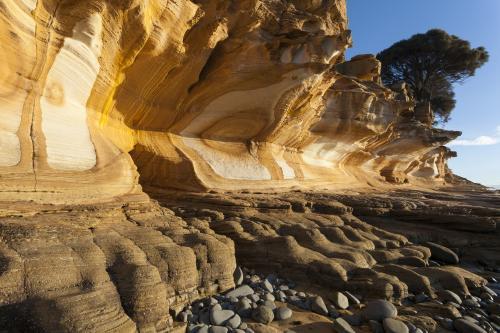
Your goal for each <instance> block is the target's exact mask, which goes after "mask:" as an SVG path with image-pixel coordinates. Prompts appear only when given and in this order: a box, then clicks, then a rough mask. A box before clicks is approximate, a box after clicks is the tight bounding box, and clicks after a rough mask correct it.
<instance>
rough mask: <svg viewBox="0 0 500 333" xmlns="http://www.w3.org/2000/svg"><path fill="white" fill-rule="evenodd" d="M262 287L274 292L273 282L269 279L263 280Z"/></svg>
mask: <svg viewBox="0 0 500 333" xmlns="http://www.w3.org/2000/svg"><path fill="white" fill-rule="evenodd" d="M261 287H262V289H264V290H265V291H267V292H270V293H272V292H273V291H274V288H273V285H272V284H271V282H269V280H268V279H265V280H264V281H263V282H262V285H261Z"/></svg>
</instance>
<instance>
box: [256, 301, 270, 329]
mask: <svg viewBox="0 0 500 333" xmlns="http://www.w3.org/2000/svg"><path fill="white" fill-rule="evenodd" d="M252 318H253V319H254V320H255V321H256V322H259V323H262V324H265V325H267V324H269V323H271V322H272V321H273V320H274V313H273V310H271V309H270V308H268V307H267V306H263V305H261V306H258V307H257V308H256V309H254V310H253V312H252Z"/></svg>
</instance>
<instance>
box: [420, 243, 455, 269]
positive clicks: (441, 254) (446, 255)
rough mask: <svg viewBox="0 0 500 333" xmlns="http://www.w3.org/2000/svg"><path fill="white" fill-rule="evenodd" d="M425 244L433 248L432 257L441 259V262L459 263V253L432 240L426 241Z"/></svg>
mask: <svg viewBox="0 0 500 333" xmlns="http://www.w3.org/2000/svg"><path fill="white" fill-rule="evenodd" d="M425 246H427V247H428V248H429V249H430V250H431V258H432V259H434V260H439V261H441V262H444V263H445V264H451V265H456V264H458V263H459V259H458V256H457V254H456V253H455V252H453V251H452V250H450V249H449V248H447V247H446V246H443V245H440V244H436V243H432V242H427V243H425Z"/></svg>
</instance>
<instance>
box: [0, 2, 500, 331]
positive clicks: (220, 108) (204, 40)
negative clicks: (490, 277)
mask: <svg viewBox="0 0 500 333" xmlns="http://www.w3.org/2000/svg"><path fill="white" fill-rule="evenodd" d="M0 8H1V11H0V40H1V41H2V43H1V44H0V56H1V57H0V58H1V59H3V60H2V62H0V111H1V114H2V117H1V118H0V327H1V328H2V329H3V328H6V329H8V330H12V331H15V330H20V331H22V330H34V331H47V332H58V331H68V332H87V331H98V332H101V331H116V332H134V331H136V330H141V331H172V330H174V329H176V327H175V325H174V324H173V321H172V317H173V316H174V315H175V314H177V312H178V311H179V310H180V309H182V308H183V307H184V306H185V305H186V304H189V303H191V302H192V301H193V300H196V299H198V298H201V297H203V296H205V295H211V294H214V293H217V292H221V291H225V290H228V289H230V288H231V287H233V286H234V281H233V272H234V269H235V267H236V260H238V261H239V262H241V263H242V264H243V265H245V266H248V267H251V268H255V269H260V270H262V271H268V272H275V271H277V270H280V271H285V272H287V273H288V274H290V276H293V277H295V278H297V279H298V280H300V279H303V280H308V281H312V282H313V283H316V284H320V285H322V286H323V287H325V288H329V289H332V290H333V289H337V290H338V289H342V290H346V291H349V290H350V291H353V292H363V293H364V294H365V296H367V297H379V298H387V299H393V300H400V299H402V298H404V297H405V296H406V295H407V294H408V292H409V291H410V292H414V293H420V292H425V293H427V294H428V295H430V296H432V295H433V294H434V292H435V289H439V288H442V283H443V282H442V281H447V282H448V283H447V286H446V289H450V290H452V291H456V292H462V293H468V290H469V288H475V287H477V286H480V285H482V284H484V280H482V279H481V278H479V277H478V276H476V275H474V274H472V273H467V272H465V271H464V270H462V269H460V268H449V267H442V268H436V267H427V265H428V259H429V256H430V251H429V249H428V248H426V247H424V246H420V245H417V244H414V243H412V242H410V241H409V240H408V238H407V237H405V236H402V235H400V234H397V233H391V232H387V231H385V230H383V229H380V228H377V227H373V226H372V225H369V224H367V223H365V222H363V221H362V220H360V219H359V218H358V217H356V216H355V215H353V207H354V213H357V212H358V211H360V210H361V211H362V209H363V208H364V209H365V210H366V211H370V212H371V211H372V210H371V209H372V208H373V209H374V210H377V209H378V208H380V207H378V206H377V204H378V201H377V200H375V201H376V202H375V204H374V206H375V207H372V205H370V204H371V203H372V200H371V198H368V199H366V198H365V199H366V200H368V203H369V204H368V205H365V206H363V199H359V198H357V199H353V198H351V197H344V196H333V195H331V194H328V193H320V192H319V188H318V185H319V184H324V185H325V186H326V187H328V186H327V184H336V185H341V186H349V187H354V186H363V185H367V184H370V185H372V186H378V185H380V186H390V185H391V184H394V183H407V182H410V183H415V184H429V183H430V184H435V183H436V182H439V183H442V182H444V181H445V180H447V179H449V177H451V172H450V171H449V170H448V168H447V167H446V160H447V158H449V157H451V156H452V155H453V152H450V151H449V150H448V149H447V148H445V147H444V146H443V144H445V143H446V142H448V141H449V140H451V139H453V138H455V137H456V136H457V135H458V134H459V133H458V132H449V131H443V130H439V129H434V128H432V127H431V125H430V122H429V119H431V118H432V117H431V114H430V110H427V111H426V110H425V109H421V110H414V108H413V103H412V101H411V100H410V99H409V98H408V96H407V94H406V93H405V87H404V85H400V86H398V87H393V90H390V89H388V88H386V87H384V86H382V85H381V84H380V79H379V70H380V64H379V63H378V62H377V61H376V59H375V58H374V57H373V56H370V55H362V56H358V57H355V58H353V59H352V60H351V61H349V62H345V61H344V60H345V59H344V51H345V49H346V48H347V47H348V46H349V45H350V33H349V30H348V29H347V18H346V9H345V2H344V1H343V0H327V1H319V0H307V1H305V0H304V1H302V0H300V1H299V0H295V1H281V0H260V1H257V0H243V1H215V0H206V1H189V0H178V1H167V0H151V1H138V0H137V1H136V0H127V1H122V0H120V1H118V0H105V1H102V0H87V1H72V0H65V1H52V0H24V1H17V0H0ZM139 184H140V185H139ZM143 188H145V189H146V190H147V192H148V194H151V195H153V196H154V197H155V199H157V200H158V201H159V203H158V202H155V201H153V200H151V199H150V198H149V197H148V196H147V195H146V194H145V193H144V192H143ZM243 188H244V189H249V190H251V192H248V193H246V192H241V191H240V190H241V189H243ZM269 188H275V189H277V188H280V189H283V191H280V193H275V192H262V193H261V192H258V191H260V190H262V189H269ZM291 188H301V189H303V190H304V189H305V190H307V191H309V192H297V191H294V192H290V189H291ZM165 189H167V190H165ZM172 189H177V190H182V191H175V190H174V191H172ZM234 189H237V190H238V191H234V192H232V193H228V192H227V191H231V190H234ZM163 190H165V191H163ZM208 190H217V191H212V192H210V193H209V192H208ZM184 191H185V192H184ZM188 191H191V192H188ZM388 200H389V199H388ZM360 202H361V204H360ZM409 205H410V206H411V205H412V203H409ZM359 206H363V207H361V209H360V207H359ZM165 207H170V208H171V209H169V208H165ZM412 207H413V206H412ZM418 207H420V206H418V204H415V208H418ZM402 210H403V211H405V210H406V207H405V208H404V209H402ZM393 211H394V210H393ZM424 211H425V210H424ZM362 212H363V211H362ZM362 212H361V213H362ZM377 212H378V211H377ZM462 213H463V212H462ZM381 214H382V213H381ZM356 215H358V214H356ZM361 215H363V214H361ZM367 215H370V214H367ZM458 215H460V216H463V215H465V213H464V214H461V213H460V214H455V217H456V216H458ZM483 215H487V216H483ZM483 215H481V214H478V216H477V220H478V221H479V222H478V224H479V225H481V226H483V227H484V228H486V230H487V231H488V232H491V231H492V230H496V220H495V219H496V218H497V216H498V211H491V210H487V212H486V213H485V214H483ZM413 218H415V216H413ZM448 218H450V217H448ZM460 225H463V226H464V228H466V227H465V226H466V225H467V223H462V224H460ZM431 240H432V239H431ZM263 258H264V260H263ZM13 318H14V319H15V320H14V321H13ZM13 323H22V325H21V326H13V325H14V324H13Z"/></svg>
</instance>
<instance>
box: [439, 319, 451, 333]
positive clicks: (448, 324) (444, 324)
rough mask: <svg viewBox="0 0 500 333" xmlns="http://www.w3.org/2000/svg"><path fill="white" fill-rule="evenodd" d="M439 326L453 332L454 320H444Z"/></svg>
mask: <svg viewBox="0 0 500 333" xmlns="http://www.w3.org/2000/svg"><path fill="white" fill-rule="evenodd" d="M439 324H440V325H441V326H442V327H443V328H445V329H447V330H449V331H453V320H451V319H450V318H443V319H442V320H440V321H439Z"/></svg>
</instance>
